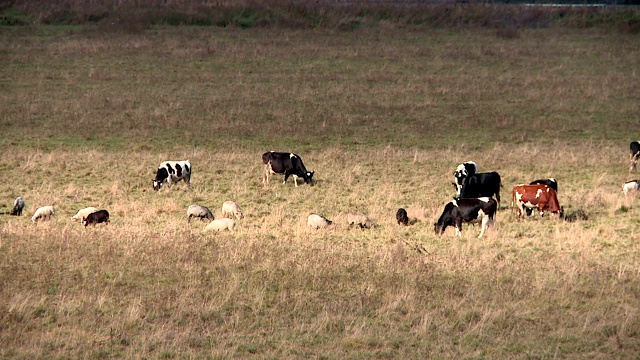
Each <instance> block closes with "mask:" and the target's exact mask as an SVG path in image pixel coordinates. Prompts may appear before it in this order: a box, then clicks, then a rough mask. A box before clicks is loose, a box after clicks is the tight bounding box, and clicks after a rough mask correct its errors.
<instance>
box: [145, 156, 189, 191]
mask: <svg viewBox="0 0 640 360" xmlns="http://www.w3.org/2000/svg"><path fill="white" fill-rule="evenodd" d="M180 180H184V182H185V183H186V184H187V190H190V189H191V187H190V182H191V163H189V160H184V161H164V162H162V163H161V164H160V166H158V171H157V172H156V178H155V179H153V180H152V181H153V190H155V191H158V190H160V188H162V184H164V183H165V182H166V183H167V187H169V188H171V184H173V183H177V182H178V181H180Z"/></svg>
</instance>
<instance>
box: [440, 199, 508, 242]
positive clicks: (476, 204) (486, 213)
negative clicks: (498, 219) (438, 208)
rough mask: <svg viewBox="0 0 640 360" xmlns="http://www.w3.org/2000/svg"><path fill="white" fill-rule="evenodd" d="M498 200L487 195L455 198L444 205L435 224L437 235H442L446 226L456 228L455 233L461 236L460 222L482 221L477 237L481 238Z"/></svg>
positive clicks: (490, 220)
mask: <svg viewBox="0 0 640 360" xmlns="http://www.w3.org/2000/svg"><path fill="white" fill-rule="evenodd" d="M497 210H498V202H497V201H495V200H494V199H492V198H489V197H480V198H462V199H456V200H453V201H451V202H450V203H448V204H447V205H445V207H444V211H443V212H442V215H440V218H439V219H438V222H437V223H436V225H435V231H436V234H437V235H442V234H443V233H444V230H445V229H446V228H447V226H454V227H455V228H456V235H458V236H462V222H463V221H464V222H466V223H476V222H480V223H482V230H480V235H478V238H482V235H484V232H485V230H487V228H488V227H489V224H490V223H492V222H494V220H495V216H496V211H497Z"/></svg>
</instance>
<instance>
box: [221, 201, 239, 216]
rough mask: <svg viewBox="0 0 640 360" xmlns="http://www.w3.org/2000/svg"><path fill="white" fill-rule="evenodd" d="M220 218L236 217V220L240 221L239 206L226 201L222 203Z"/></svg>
mask: <svg viewBox="0 0 640 360" xmlns="http://www.w3.org/2000/svg"><path fill="white" fill-rule="evenodd" d="M222 216H224V217H230V218H231V217H234V216H235V217H236V219H238V220H240V219H242V209H240V205H238V204H236V203H235V202H233V201H231V200H228V201H225V202H224V203H222Z"/></svg>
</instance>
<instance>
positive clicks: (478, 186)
mask: <svg viewBox="0 0 640 360" xmlns="http://www.w3.org/2000/svg"><path fill="white" fill-rule="evenodd" d="M501 187H502V181H501V180H500V174H498V173H497V172H495V171H493V172H488V173H478V174H474V175H471V176H469V177H466V178H465V179H464V181H463V183H462V189H461V191H460V196H459V197H460V198H480V197H492V196H493V195H495V196H496V200H498V204H500V188H501Z"/></svg>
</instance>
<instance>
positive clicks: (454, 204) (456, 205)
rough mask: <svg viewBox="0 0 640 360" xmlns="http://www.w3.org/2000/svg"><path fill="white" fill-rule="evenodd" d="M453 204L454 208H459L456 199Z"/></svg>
mask: <svg viewBox="0 0 640 360" xmlns="http://www.w3.org/2000/svg"><path fill="white" fill-rule="evenodd" d="M451 203H452V204H453V206H455V207H458V203H457V202H456V200H455V199H454V200H453V201H452V202H451Z"/></svg>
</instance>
